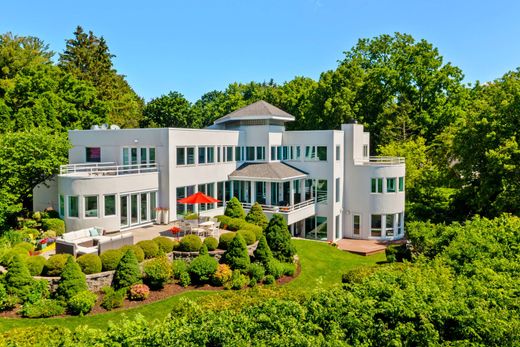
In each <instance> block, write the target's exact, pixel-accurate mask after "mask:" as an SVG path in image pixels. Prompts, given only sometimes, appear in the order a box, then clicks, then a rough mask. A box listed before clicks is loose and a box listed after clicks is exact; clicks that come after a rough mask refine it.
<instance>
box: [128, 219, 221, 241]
mask: <svg viewBox="0 0 520 347" xmlns="http://www.w3.org/2000/svg"><path fill="white" fill-rule="evenodd" d="M173 226H176V222H171V223H169V224H154V225H149V226H144V227H142V228H136V229H132V230H129V232H131V233H132V234H133V235H134V244H135V243H137V242H139V241H143V240H151V239H153V238H154V237H157V236H165V237H169V238H171V239H174V240H177V239H180V238H182V236H184V234H183V233H182V232H181V233H180V234H177V235H173V234H172V232H171V231H170V229H171V228H172V227H173ZM228 232H229V231H228V230H223V229H217V232H216V233H215V235H213V237H215V238H216V239H217V240H218V238H219V237H220V235H222V234H224V233H228ZM201 239H204V237H203V236H201Z"/></svg>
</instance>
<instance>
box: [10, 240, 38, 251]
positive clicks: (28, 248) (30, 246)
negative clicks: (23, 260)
mask: <svg viewBox="0 0 520 347" xmlns="http://www.w3.org/2000/svg"><path fill="white" fill-rule="evenodd" d="M14 247H15V248H21V249H25V250H26V251H27V252H32V251H34V245H33V244H32V243H29V242H26V241H23V242H20V243H17V244H16V245H15V246H14Z"/></svg>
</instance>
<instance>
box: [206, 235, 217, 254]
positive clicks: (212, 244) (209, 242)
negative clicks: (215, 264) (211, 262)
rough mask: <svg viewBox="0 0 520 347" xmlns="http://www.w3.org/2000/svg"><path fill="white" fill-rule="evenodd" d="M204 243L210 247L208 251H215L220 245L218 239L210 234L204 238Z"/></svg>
mask: <svg viewBox="0 0 520 347" xmlns="http://www.w3.org/2000/svg"><path fill="white" fill-rule="evenodd" d="M204 244H205V245H206V247H207V248H208V251H214V250H216V249H217V247H218V240H217V239H216V238H214V237H213V236H209V237H206V238H205V239H204Z"/></svg>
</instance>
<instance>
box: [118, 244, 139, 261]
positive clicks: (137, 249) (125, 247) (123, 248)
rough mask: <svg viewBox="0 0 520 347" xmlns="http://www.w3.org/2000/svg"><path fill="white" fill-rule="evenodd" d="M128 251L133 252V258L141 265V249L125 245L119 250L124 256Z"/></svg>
mask: <svg viewBox="0 0 520 347" xmlns="http://www.w3.org/2000/svg"><path fill="white" fill-rule="evenodd" d="M129 249H131V250H132V251H134V254H135V257H136V258H137V262H139V263H142V262H143V260H144V252H143V250H142V248H141V247H139V246H137V245H126V246H123V247H121V248H119V250H120V251H121V253H122V254H125V253H126V251H128V250H129Z"/></svg>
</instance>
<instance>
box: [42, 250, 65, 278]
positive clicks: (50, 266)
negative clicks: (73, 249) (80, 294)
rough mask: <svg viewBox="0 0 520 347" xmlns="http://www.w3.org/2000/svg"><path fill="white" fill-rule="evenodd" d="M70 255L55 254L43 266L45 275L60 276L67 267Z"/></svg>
mask: <svg viewBox="0 0 520 347" xmlns="http://www.w3.org/2000/svg"><path fill="white" fill-rule="evenodd" d="M69 258H70V255H69V254H55V255H51V256H50V258H49V259H47V261H46V262H45V265H44V266H43V273H44V274H45V275H47V276H59V275H60V274H61V272H62V271H63V268H64V267H65V263H66V262H67V259H69Z"/></svg>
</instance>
